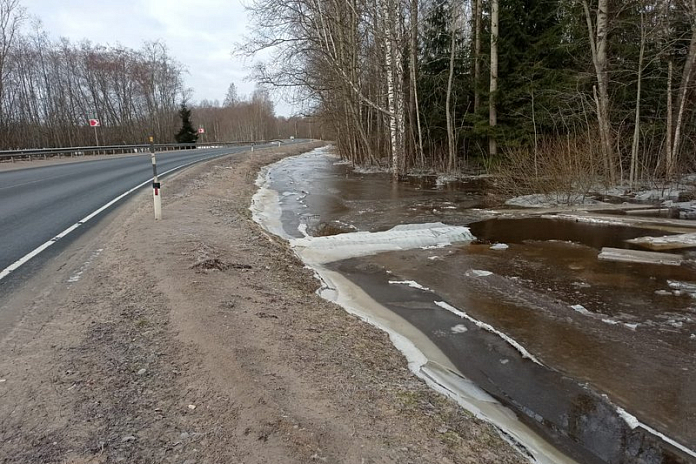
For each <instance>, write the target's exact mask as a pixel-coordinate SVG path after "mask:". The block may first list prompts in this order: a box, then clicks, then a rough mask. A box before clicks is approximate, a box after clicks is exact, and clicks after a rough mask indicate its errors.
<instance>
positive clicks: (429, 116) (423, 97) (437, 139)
mask: <svg viewBox="0 0 696 464" xmlns="http://www.w3.org/2000/svg"><path fill="white" fill-rule="evenodd" d="M451 21H452V3H451V1H450V0H436V1H435V2H433V3H432V4H431V6H430V8H429V9H428V10H427V11H426V14H425V18H424V24H423V35H422V39H421V44H420V47H419V52H420V57H419V63H420V70H419V75H418V95H419V99H420V102H419V105H420V114H421V121H422V124H423V130H424V138H425V144H426V146H427V149H428V151H433V152H436V153H438V154H442V153H443V152H445V151H446V150H447V124H446V112H445V99H446V96H447V94H446V89H447V80H448V75H449V61H450V52H451V46H452V27H451ZM454 43H455V60H454V76H455V79H454V85H453V88H452V102H453V106H452V107H453V113H454V117H455V126H456V127H459V126H461V121H462V119H463V118H464V117H465V114H466V112H467V110H468V107H469V106H470V105H471V101H470V98H469V94H472V95H473V90H472V89H470V88H469V87H470V85H471V84H470V82H469V81H468V79H466V78H465V76H466V75H467V74H469V59H468V56H467V49H466V47H465V40H464V36H463V33H462V30H461V28H460V29H459V30H458V31H457V32H456V37H455V40H454Z"/></svg>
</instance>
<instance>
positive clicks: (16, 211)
mask: <svg viewBox="0 0 696 464" xmlns="http://www.w3.org/2000/svg"><path fill="white" fill-rule="evenodd" d="M259 147H261V146H259ZM248 149H249V147H248V146H243V147H226V148H212V149H197V150H184V151H170V152H162V153H158V154H157V170H158V173H163V172H165V171H168V170H170V169H174V168H177V167H180V166H185V165H188V164H190V163H195V162H199V161H205V160H209V159H213V158H217V157H220V156H223V155H227V154H230V153H237V152H240V151H244V150H248ZM151 177H152V163H151V161H150V156H148V155H140V156H129V157H119V158H113V159H101V160H93V161H84V162H79V163H70V164H61V165H54V166H43V167H36V168H27V169H20V170H12V171H7V172H0V272H2V271H4V270H6V269H7V268H8V266H10V265H12V264H13V263H15V262H17V261H18V260H20V259H22V258H23V257H25V256H26V255H27V254H29V253H31V252H32V251H33V250H36V249H37V248H38V247H40V246H42V245H43V244H45V243H47V242H48V241H50V240H52V239H53V238H55V237H56V236H57V235H58V234H60V233H61V232H63V231H64V230H66V229H68V228H70V227H71V226H73V225H74V224H76V223H77V222H78V221H81V220H82V219H84V218H85V217H86V216H88V215H90V214H91V213H93V212H94V211H96V210H98V209H99V208H101V207H102V206H104V205H105V204H107V203H109V202H110V201H112V200H113V199H114V198H116V197H118V196H119V195H122V194H123V193H125V192H127V191H128V190H130V189H132V188H134V187H136V186H137V185H138V184H141V183H143V182H147V181H148V179H150V178H151ZM165 178H166V177H165ZM162 187H163V190H162V191H163V195H166V191H167V190H166V188H167V186H166V182H163V184H162ZM107 211H108V210H107ZM107 211H104V212H103V213H101V214H105V213H106V212H107ZM98 219H99V217H95V218H94V219H93V220H91V221H89V222H88V223H87V224H85V225H84V226H80V227H79V228H78V229H76V230H75V232H76V233H71V234H69V235H67V236H65V237H63V238H61V239H60V240H59V241H58V242H60V245H61V246H60V247H53V246H52V247H51V248H62V246H63V245H65V243H67V242H68V241H70V240H72V239H74V238H75V237H76V236H77V235H79V234H78V233H77V232H78V231H80V232H82V231H81V230H80V229H86V228H87V227H88V226H90V225H92V224H91V223H94V222H96V220H98ZM58 242H55V243H56V244H57V243H58ZM46 251H48V249H47V250H46ZM49 255H50V253H40V254H38V255H37V256H35V257H32V258H31V260H29V261H28V262H27V264H30V266H24V265H23V266H22V267H20V268H18V269H17V270H14V271H12V272H11V273H10V274H9V275H6V277H5V278H3V279H0V296H2V295H1V293H6V292H7V291H9V290H10V288H11V287H14V286H15V285H10V281H15V282H13V283H14V284H16V283H17V282H16V280H17V277H19V275H20V274H26V270H24V269H23V268H25V267H28V268H30V269H31V268H33V269H36V268H37V267H39V266H40V265H41V262H42V260H45V259H48V257H49ZM5 274H7V273H5Z"/></svg>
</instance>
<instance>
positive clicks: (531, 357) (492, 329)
mask: <svg viewBox="0 0 696 464" xmlns="http://www.w3.org/2000/svg"><path fill="white" fill-rule="evenodd" d="M435 304H436V305H438V306H439V307H441V308H442V309H445V310H447V311H449V312H451V313H452V314H455V315H457V316H459V317H461V318H462V319H466V320H468V321H470V322H473V323H474V324H476V326H478V327H480V328H482V329H484V330H487V331H488V332H491V333H493V334H495V335H497V336H499V337H500V338H502V339H503V340H505V341H506V342H508V344H509V345H510V346H512V347H513V348H515V349H516V350H517V351H518V352H519V353H520V354H521V355H522V357H523V358H527V359H529V360H530V361H532V362H534V363H536V364H538V365H540V366H543V364H542V363H541V362H539V360H538V359H537V358H535V357H534V355H532V354H531V353H530V352H529V351H527V349H526V348H525V347H523V346H522V345H520V344H519V343H518V342H517V341H516V340H514V339H513V338H511V337H509V336H508V335H506V334H504V333H503V332H501V331H499V330H497V329H496V328H495V327H493V326H492V325H490V324H486V323H485V322H482V321H479V320H478V319H474V318H473V317H471V316H469V315H468V314H467V313H465V312H464V311H462V310H460V309H457V308H455V307H454V306H452V305H450V304H449V303H447V302H445V301H435Z"/></svg>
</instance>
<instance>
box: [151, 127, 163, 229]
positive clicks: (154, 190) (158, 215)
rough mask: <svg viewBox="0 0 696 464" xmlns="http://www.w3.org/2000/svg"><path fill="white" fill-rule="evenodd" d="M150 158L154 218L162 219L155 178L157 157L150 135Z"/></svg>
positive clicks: (159, 194) (160, 197) (160, 194)
mask: <svg viewBox="0 0 696 464" xmlns="http://www.w3.org/2000/svg"><path fill="white" fill-rule="evenodd" d="M150 158H151V159H152V197H153V198H154V201H155V220H160V219H162V189H161V185H160V182H159V179H158V178H157V158H156V157H155V139H154V137H152V136H151V137H150Z"/></svg>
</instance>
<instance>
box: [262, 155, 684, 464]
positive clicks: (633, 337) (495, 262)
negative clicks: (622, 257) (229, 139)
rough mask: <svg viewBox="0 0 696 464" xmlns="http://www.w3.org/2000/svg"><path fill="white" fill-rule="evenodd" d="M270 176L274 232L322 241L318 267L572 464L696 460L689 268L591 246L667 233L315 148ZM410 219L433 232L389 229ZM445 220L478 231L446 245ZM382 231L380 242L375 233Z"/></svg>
mask: <svg viewBox="0 0 696 464" xmlns="http://www.w3.org/2000/svg"><path fill="white" fill-rule="evenodd" d="M267 181H268V185H267V187H268V188H269V189H270V191H274V192H277V195H276V196H275V197H274V198H275V201H277V203H279V206H280V211H279V216H280V221H279V222H280V223H279V225H278V227H279V229H278V230H277V231H276V232H278V233H279V234H280V235H283V236H284V237H285V238H288V239H290V240H291V243H292V244H294V246H296V249H297V250H299V251H298V253H299V254H300V256H303V255H302V249H303V248H308V247H309V246H310V244H313V245H317V244H319V243H321V246H322V247H325V248H324V252H325V254H324V259H319V260H317V261H316V262H317V263H319V264H318V265H317V268H318V269H319V268H321V269H326V275H337V276H341V278H345V279H346V280H347V281H348V282H350V283H352V284H353V285H355V286H357V288H359V289H360V291H362V292H364V293H365V294H366V295H367V296H366V297H365V298H363V300H364V301H369V302H372V303H376V305H377V306H379V307H381V308H386V310H387V311H388V312H389V314H393V316H394V320H398V321H399V322H398V324H399V328H400V329H399V330H397V332H399V333H401V334H402V335H403V336H405V337H409V338H411V339H413V340H414V343H415V345H416V346H417V347H419V348H420V347H425V348H420V349H421V351H423V352H424V353H425V355H426V356H427V355H428V350H430V352H432V353H435V354H433V357H432V358H430V359H431V360H432V359H435V358H437V359H440V358H438V356H440V354H441V355H443V359H446V361H442V360H439V361H438V362H439V363H440V364H441V365H445V364H446V365H447V368H448V369H450V370H452V371H453V372H456V374H457V375H461V376H463V378H466V379H468V381H471V382H473V383H474V384H475V385H476V386H477V387H479V388H481V389H482V390H483V391H484V392H485V393H486V394H487V395H490V397H491V398H494V399H495V400H497V401H498V402H499V403H500V404H502V405H504V406H505V407H507V408H509V409H510V410H511V411H513V412H514V413H515V415H516V417H517V420H519V422H520V423H522V424H523V426H524V427H527V428H529V429H530V430H531V431H532V433H535V434H538V435H539V436H541V437H543V438H544V439H545V440H546V441H548V442H549V443H551V444H552V445H553V447H555V448H556V449H558V450H561V451H562V452H563V453H564V454H565V455H566V456H567V457H568V458H569V459H568V461H567V462H573V461H575V462H581V463H585V462H587V463H595V462H596V463H646V464H653V463H654V464H657V463H665V464H667V463H683V462H696V453H695V452H694V451H693V450H696V425H695V424H696V356H695V354H696V271H695V270H694V269H693V268H691V267H689V266H686V265H681V266H666V265H657V264H636V263H618V262H609V261H601V260H598V259H597V256H598V254H599V252H600V250H601V249H602V248H603V247H612V248H618V249H632V248H636V249H637V246H635V245H630V244H628V243H627V242H626V240H628V239H633V238H637V237H644V236H661V235H665V231H664V230H658V229H656V228H652V227H648V226H645V225H642V226H641V228H636V227H630V226H626V225H615V224H601V223H592V222H576V221H572V220H568V219H567V218H560V217H559V218H554V217H553V216H549V215H546V216H544V217H533V218H529V217H525V218H517V217H515V216H514V215H512V216H511V217H505V218H494V219H491V217H492V216H491V214H489V212H488V211H487V209H488V208H493V207H497V206H499V205H498V204H496V201H497V200H496V196H494V195H492V194H491V191H490V188H489V187H488V186H487V183H486V182H485V180H481V179H472V180H470V181H459V182H454V183H447V184H444V185H440V184H438V182H436V180H435V179H423V178H413V179H410V180H408V181H404V182H399V183H393V182H391V179H390V178H389V176H388V175H386V174H378V173H372V174H361V173H356V172H354V171H353V169H352V167H351V166H348V165H345V164H342V163H340V162H338V160H337V159H336V158H334V157H332V156H328V155H326V154H322V153H314V154H307V155H303V156H300V157H297V158H292V159H287V160H284V161H282V162H280V163H278V164H276V165H274V166H273V167H272V168H271V169H270V170H269V172H268V174H267ZM437 223H442V224H440V225H437ZM406 224H428V225H426V226H423V229H424V230H425V229H427V230H428V231H432V232H433V234H432V237H425V235H423V233H421V232H422V231H417V230H416V231H414V229H413V228H412V226H406V227H404V226H401V227H402V228H401V229H399V228H397V229H392V228H393V227H394V226H399V225H406ZM445 225H446V226H466V227H467V228H468V230H469V231H470V235H469V238H468V239H459V240H458V241H457V240H452V242H455V243H449V242H447V240H445V239H443V238H442V237H443V235H441V234H444V233H445V232H442V231H443V230H446V231H447V233H455V232H456V233H460V232H459V231H460V230H461V227H460V228H459V229H456V230H454V231H452V230H450V229H446V228H445V227H444V226H445ZM358 231H361V232H380V233H382V234H381V235H380V234H364V233H363V234H354V233H353V232H358ZM384 231H387V232H384ZM339 234H340V235H339ZM409 234H410V235H409ZM319 236H323V237H327V239H325V240H323V241H317V240H316V239H312V237H319ZM334 236H335V237H336V240H333V239H332V238H331V237H334ZM454 236H456V235H454ZM378 237H380V238H379V240H382V241H383V243H380V244H379V245H374V244H370V242H369V240H370V239H374V240H377V238H378ZM357 238H359V239H360V240H357ZM409 240H410V241H409ZM422 240H426V241H427V240H433V244H430V245H425V246H423V243H426V242H422ZM390 241H391V242H392V243H390ZM397 241H398V243H397ZM401 243H404V244H406V245H401ZM370 246H374V247H375V249H374V250H372V249H369V247H370ZM329 248H330V251H331V252H330V253H329V252H326V250H329ZM336 250H339V251H340V252H337V251H336ZM313 253H315V254H314V255H311V256H318V255H317V254H316V253H318V252H317V251H316V250H314V251H313ZM680 253H681V254H682V255H683V256H685V257H687V258H688V257H691V256H692V255H693V253H694V252H693V250H690V249H684V250H680ZM306 256H310V255H309V254H306ZM331 256H333V257H331ZM332 273H333V274H332ZM320 275H323V274H322V273H321V272H320ZM325 286H326V287H327V289H328V290H331V291H333V292H340V291H341V290H337V288H338V287H337V286H336V288H329V287H331V285H330V284H329V283H326V282H325ZM343 288H346V287H343ZM325 290H326V289H325ZM372 303H369V304H372ZM380 317H382V319H389V318H390V317H391V316H388V315H387V316H384V315H382V316H380ZM407 326H408V327H412V329H408V328H404V327H407ZM419 337H422V338H423V340H420V341H418V340H415V339H417V338H419ZM482 415H483V416H485V414H483V413H482ZM493 422H494V423H496V425H497V426H499V427H500V428H501V430H503V431H506V428H505V424H501V423H500V421H499V422H495V421H493ZM503 422H504V421H503ZM509 426H510V427H511V429H514V428H515V427H516V426H514V424H509ZM515 430H517V429H515ZM510 433H511V434H512V435H513V436H514V437H515V440H513V441H522V442H523V443H522V445H523V446H524V445H528V443H524V439H523V438H520V437H519V436H516V435H515V433H512V432H510ZM525 433H526V432H525ZM525 436H531V435H525ZM531 454H533V455H535V456H536V457H537V458H538V455H536V454H534V453H531ZM543 454H544V451H543V450H542V451H540V455H543ZM539 460H540V461H541V462H544V459H539ZM545 462H557V461H556V460H555V459H554V458H548V459H546V460H545Z"/></svg>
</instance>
